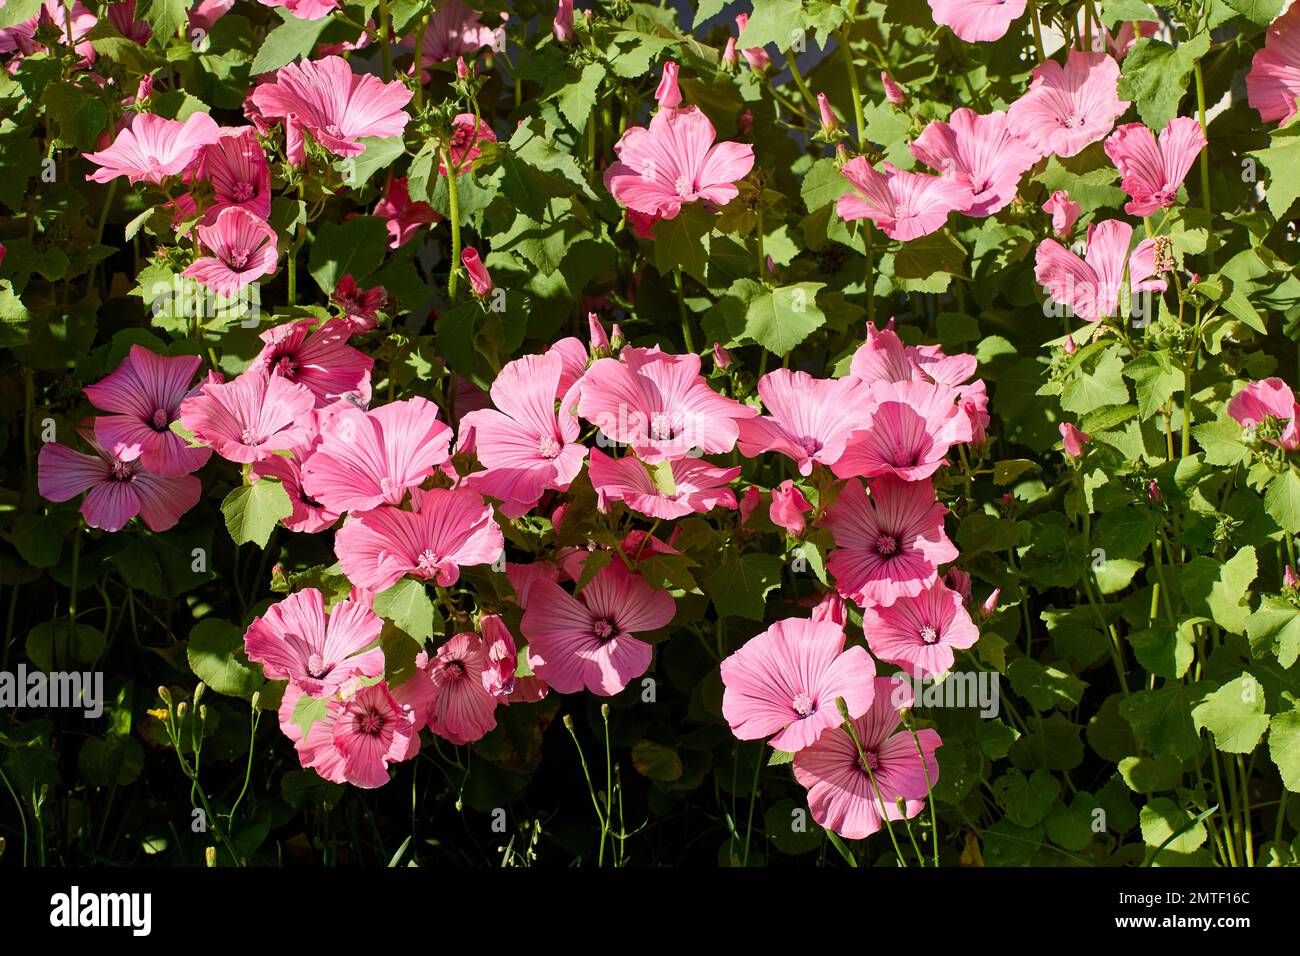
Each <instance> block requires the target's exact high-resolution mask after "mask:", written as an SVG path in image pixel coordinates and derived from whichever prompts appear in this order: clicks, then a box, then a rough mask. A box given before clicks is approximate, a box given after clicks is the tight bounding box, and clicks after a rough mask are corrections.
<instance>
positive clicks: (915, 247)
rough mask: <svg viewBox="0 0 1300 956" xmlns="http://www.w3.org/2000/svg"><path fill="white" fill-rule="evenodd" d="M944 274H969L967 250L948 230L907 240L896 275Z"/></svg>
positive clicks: (896, 261) (897, 261)
mask: <svg viewBox="0 0 1300 956" xmlns="http://www.w3.org/2000/svg"><path fill="white" fill-rule="evenodd" d="M940 273H944V274H947V275H964V274H965V273H966V249H965V247H964V246H963V245H962V244H961V243H960V242H958V241H957V240H956V239H954V238H953V236H952V233H950V232H948V230H947V229H940V230H939V231H938V232H932V233H930V234H929V235H928V236H921V237H919V238H917V239H913V240H911V241H910V242H905V243H903V247H902V248H901V249H899V250H898V255H896V256H895V257H894V275H895V277H897V278H899V279H928V278H930V277H931V276H934V275H937V274H940Z"/></svg>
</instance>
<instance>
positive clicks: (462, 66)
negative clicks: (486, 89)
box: [456, 56, 469, 80]
mask: <svg viewBox="0 0 1300 956" xmlns="http://www.w3.org/2000/svg"><path fill="white" fill-rule="evenodd" d="M456 79H458V80H467V79H469V64H467V63H466V62H465V58H464V57H463V56H458V57H456Z"/></svg>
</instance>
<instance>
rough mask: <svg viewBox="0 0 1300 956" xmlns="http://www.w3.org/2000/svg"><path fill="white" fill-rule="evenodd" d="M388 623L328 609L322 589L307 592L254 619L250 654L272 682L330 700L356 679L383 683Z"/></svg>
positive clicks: (247, 642)
mask: <svg viewBox="0 0 1300 956" xmlns="http://www.w3.org/2000/svg"><path fill="white" fill-rule="evenodd" d="M383 625H384V622H383V621H382V620H381V619H380V617H379V616H378V615H377V614H375V612H374V611H372V610H370V608H368V607H365V606H364V605H361V604H354V603H353V602H352V601H341V602H339V603H338V604H335V605H334V606H333V607H332V608H329V609H328V610H327V609H326V606H325V598H324V596H323V595H322V594H321V592H320V591H318V590H317V589H316V588H304V589H303V590H301V591H298V592H296V593H295V594H291V595H289V596H288V597H287V598H285V599H284V600H282V601H279V602H278V603H276V604H272V605H271V606H270V607H269V608H267V609H266V613H265V614H263V615H262V616H260V617H255V618H253V623H252V624H250V625H248V630H247V631H245V633H244V652H245V653H246V654H247V655H248V659H249V660H250V661H257V662H258V663H260V664H261V665H262V670H263V671H264V672H265V674H266V676H267V679H269V680H288V681H291V682H292V683H293V684H294V685H295V686H296V687H298V688H300V689H301V690H302V692H303V693H304V694H307V695H308V696H309V697H330V696H333V695H334V694H335V693H336V692H337V691H338V689H339V688H340V687H342V686H343V685H344V684H345V683H347V682H348V681H349V680H351V679H352V678H353V677H380V676H382V675H383V673H384V652H383V651H382V650H381V649H380V648H379V631H380V630H381V628H382V627H383Z"/></svg>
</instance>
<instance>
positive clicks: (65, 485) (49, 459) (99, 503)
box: [36, 429, 202, 531]
mask: <svg viewBox="0 0 1300 956" xmlns="http://www.w3.org/2000/svg"><path fill="white" fill-rule="evenodd" d="M79 431H80V434H81V437H82V438H84V439H85V440H86V441H87V443H89V444H90V446H91V448H92V449H93V450H94V452H95V454H93V455H85V454H82V453H81V452H79V451H73V450H72V449H71V448H69V447H67V446H66V445H59V444H55V443H54V442H49V443H47V444H45V445H44V446H42V447H41V452H40V455H39V456H38V457H37V461H36V481H37V486H38V487H39V489H40V492H41V497H42V498H45V499H47V500H48V501H70V500H72V499H73V498H75V497H77V495H79V494H81V493H82V492H83V491H89V492H90V494H88V495H86V500H85V501H83V502H82V503H81V514H82V517H84V518H85V519H86V524H88V525H90V526H91V527H92V528H99V529H101V530H103V531H121V530H122V529H123V528H124V527H126V523H127V522H128V521H130V520H131V519H132V518H134V517H135V516H136V515H139V516H140V518H141V520H143V521H144V523H145V524H146V525H148V527H149V530H151V531H166V530H167V529H169V528H172V527H174V526H175V525H176V522H177V521H179V520H180V517H181V515H183V514H185V512H187V511H189V510H190V509H191V508H193V507H194V506H195V505H196V504H198V501H199V494H200V493H201V491H202V484H201V483H200V482H199V479H198V478H196V477H194V476H193V475H174V476H171V477H161V476H159V475H153V474H150V473H149V472H148V471H146V470H145V468H144V466H143V465H142V464H141V463H140V461H139V460H138V459H137V460H135V461H123V460H121V459H120V458H116V457H114V456H113V455H110V454H109V453H108V452H107V451H105V450H104V449H103V448H101V447H100V446H99V444H98V443H97V442H96V441H95V437H94V434H93V433H92V432H91V431H90V430H89V429H80V430H79Z"/></svg>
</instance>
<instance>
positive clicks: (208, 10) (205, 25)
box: [189, 0, 235, 33]
mask: <svg viewBox="0 0 1300 956" xmlns="http://www.w3.org/2000/svg"><path fill="white" fill-rule="evenodd" d="M234 5H235V0H202V2H201V3H199V4H198V5H197V6H195V7H194V9H192V10H191V11H190V14H189V22H190V29H191V30H202V31H203V32H204V33H211V32H212V27H213V25H214V24H215V23H216V22H217V20H218V19H220V18H221V17H222V16H224V15H225V14H226V13H228V12H229V11H230V8H231V7H233V6H234Z"/></svg>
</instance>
